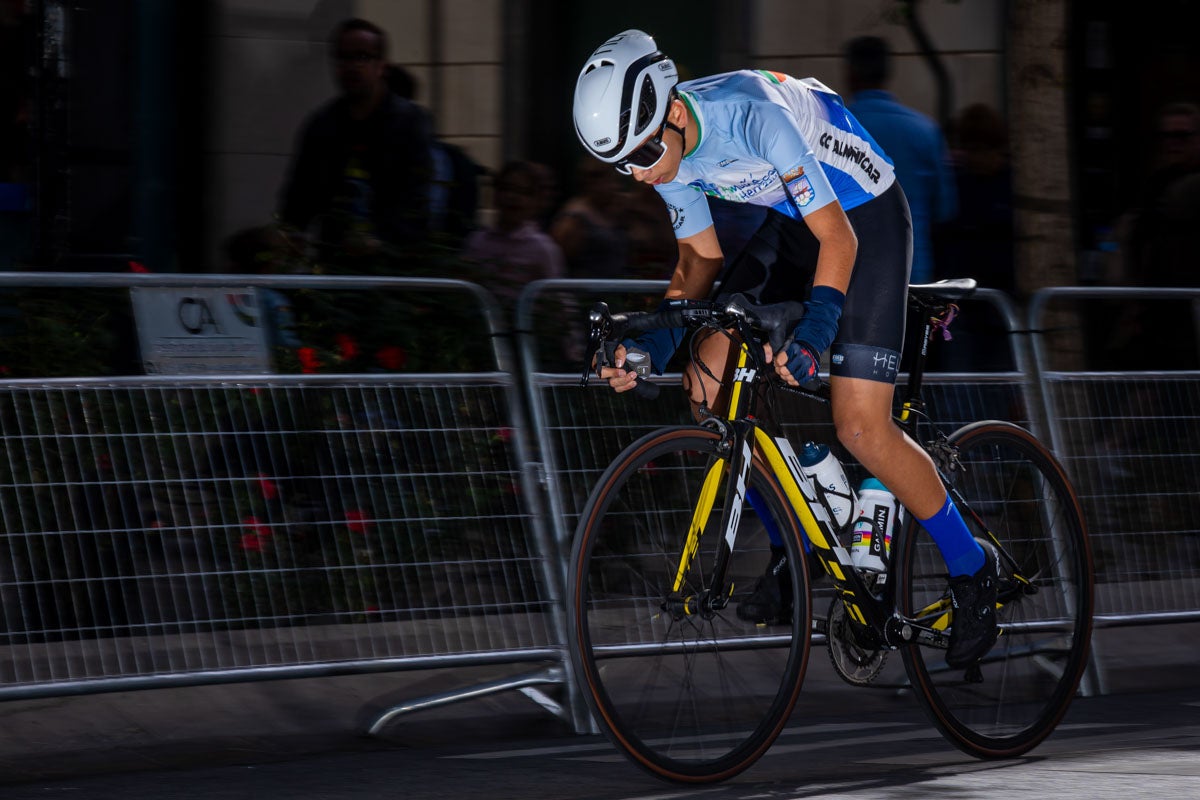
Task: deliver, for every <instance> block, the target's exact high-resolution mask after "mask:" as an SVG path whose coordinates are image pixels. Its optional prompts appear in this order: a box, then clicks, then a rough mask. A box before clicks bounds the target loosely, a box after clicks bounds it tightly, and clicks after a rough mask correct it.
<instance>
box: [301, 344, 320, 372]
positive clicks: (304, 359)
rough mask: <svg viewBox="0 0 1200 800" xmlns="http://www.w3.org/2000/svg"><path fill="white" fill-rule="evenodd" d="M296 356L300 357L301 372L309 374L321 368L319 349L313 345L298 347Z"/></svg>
mask: <svg viewBox="0 0 1200 800" xmlns="http://www.w3.org/2000/svg"><path fill="white" fill-rule="evenodd" d="M296 357H297V358H299V359H300V370H301V372H304V373H306V374H309V373H313V372H316V371H317V370H319V369H320V368H321V360H320V359H319V358H317V351H316V350H315V349H314V348H312V347H298V348H296Z"/></svg>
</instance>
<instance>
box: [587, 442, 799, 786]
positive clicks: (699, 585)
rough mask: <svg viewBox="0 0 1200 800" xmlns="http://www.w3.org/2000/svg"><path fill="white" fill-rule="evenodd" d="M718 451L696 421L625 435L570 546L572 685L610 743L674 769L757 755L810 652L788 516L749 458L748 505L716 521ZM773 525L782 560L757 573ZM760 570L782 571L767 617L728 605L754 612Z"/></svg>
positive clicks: (694, 778) (681, 773)
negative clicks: (751, 495) (628, 439)
mask: <svg viewBox="0 0 1200 800" xmlns="http://www.w3.org/2000/svg"><path fill="white" fill-rule="evenodd" d="M726 452H727V451H726V450H725V449H724V448H723V447H722V440H721V437H720V436H718V435H717V434H716V433H714V432H713V431H710V430H707V429H704V428H696V427H683V428H668V429H665V430H662V431H658V432H655V433H652V434H650V435H648V436H646V437H644V438H642V439H641V440H639V441H637V442H635V443H634V444H632V445H630V447H629V448H627V449H626V450H625V451H624V452H623V453H622V454H621V455H620V456H618V457H617V459H616V460H615V461H614V462H613V463H612V465H611V466H609V468H608V470H607V471H606V472H605V473H604V475H603V476H601V478H600V480H599V482H598V483H597V485H596V488H595V489H594V490H593V492H592V495H591V498H590V499H589V500H588V503H587V506H586V507H585V509H584V512H583V515H582V517H581V518H580V522H579V528H578V530H577V532H576V537H575V546H574V550H573V553H572V556H571V567H570V573H569V585H568V600H569V606H570V618H569V628H570V631H569V637H568V641H569V642H570V648H571V655H572V661H573V663H574V668H575V672H576V676H577V678H578V680H579V684H580V686H581V687H582V690H583V694H584V696H585V697H586V698H587V700H588V704H589V706H590V708H591V711H592V714H593V716H594V718H595V719H596V721H597V723H598V724H599V725H600V727H601V728H602V729H603V730H604V732H605V733H606V734H607V735H608V737H609V738H610V739H611V740H612V741H613V743H614V744H615V745H616V746H617V747H618V748H620V749H621V750H623V751H624V752H625V753H626V754H627V755H628V756H630V757H631V758H632V759H633V760H634V761H635V762H636V763H637V764H639V765H640V766H642V767H643V768H645V769H647V770H649V771H650V772H651V773H653V774H655V775H657V776H659V777H661V778H665V779H667V780H672V781H679V782H689V783H699V782H710V781H718V780H723V779H725V778H729V777H731V776H733V775H736V774H737V773H739V772H741V771H742V770H744V769H746V768H747V767H749V766H750V765H751V764H753V763H754V762H755V761H756V760H757V759H758V758H759V757H760V756H761V755H762V754H763V753H764V752H766V750H767V748H768V747H769V746H770V745H771V743H772V742H773V741H774V740H775V738H776V737H777V736H778V735H779V732H780V731H781V730H782V729H783V726H784V724H785V723H786V722H787V720H788V717H789V716H790V714H791V711H792V708H793V707H794V705H795V703H796V698H797V696H798V695H799V693H800V685H801V682H802V680H803V677H804V670H805V667H806V665H807V659H808V645H809V636H810V633H811V621H810V611H809V604H808V599H809V595H808V579H807V573H806V570H805V569H804V566H803V565H804V561H803V553H802V549H801V546H800V544H799V542H800V533H799V529H798V523H797V522H796V519H795V516H794V515H793V514H792V513H791V511H790V509H789V508H788V506H787V505H786V502H785V500H784V498H783V495H782V494H781V492H780V490H779V488H778V484H777V483H776V481H775V479H774V478H773V477H772V476H771V474H770V473H769V472H768V471H767V470H766V469H765V468H764V467H762V466H761V465H760V464H758V463H757V462H756V463H754V465H753V467H752V469H751V470H750V473H749V478H748V485H749V487H752V488H753V489H754V490H755V507H751V505H750V504H749V503H748V502H745V501H743V502H742V503H739V504H737V505H736V507H733V508H729V509H728V511H729V512H730V513H729V515H728V516H727V517H726V518H727V519H729V520H732V523H731V524H729V525H727V526H725V527H724V528H723V527H722V526H721V524H720V523H721V520H722V518H723V513H722V512H723V511H725V510H726V506H729V505H730V504H731V503H732V502H733V499H735V498H737V497H738V495H739V491H738V489H737V488H736V487H737V483H738V481H737V480H736V476H735V478H734V479H733V480H730V476H729V472H730V470H729V468H728V466H729V462H728V460H727V458H726ZM759 506H761V508H759ZM771 525H773V526H775V527H776V528H777V530H778V531H779V532H780V533H781V534H782V536H781V538H782V544H783V547H784V552H783V555H784V556H785V559H784V561H783V562H782V566H781V567H780V568H779V569H777V570H776V575H774V576H772V577H770V578H768V577H767V576H765V574H764V573H765V571H766V568H767V565H768V563H772V564H778V563H779V560H778V553H776V555H775V558H774V559H772V553H771V548H770V541H769V537H768V533H767V528H768V527H769V526H771ZM689 530H691V531H694V532H695V535H694V536H689ZM689 541H690V543H691V544H690V546H689ZM730 541H731V542H732V548H731V549H730V547H728V546H727V544H726V543H727V542H730ZM726 556H727V557H728V561H727V566H726V567H725V572H724V577H723V578H722V577H720V575H719V571H720V568H719V564H720V563H721V559H723V558H725V557H726ZM681 563H682V566H681ZM760 579H762V580H764V581H766V580H772V581H777V582H778V583H776V584H775V585H774V586H775V588H777V589H778V590H779V594H778V598H779V604H778V608H779V613H778V614H776V615H775V616H774V617H773V618H772V619H771V621H770V623H768V624H757V623H756V622H755V621H754V620H753V619H751V620H745V619H742V618H740V617H739V614H738V609H739V608H741V609H742V615H741V616H753V615H751V614H750V613H749V610H750V609H751V608H752V607H753V603H751V602H750V599H751V597H752V595H754V593H755V588H756V584H758V582H759V580H760ZM759 600H761V595H759ZM743 606H744V607H743Z"/></svg>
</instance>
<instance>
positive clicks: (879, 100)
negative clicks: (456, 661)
mask: <svg viewBox="0 0 1200 800" xmlns="http://www.w3.org/2000/svg"><path fill="white" fill-rule="evenodd" d="M845 61H846V77H847V80H848V83H849V97H848V98H847V100H848V102H847V104H846V108H847V109H849V111H850V113H851V114H853V115H854V116H855V117H857V118H858V121H859V122H861V123H862V125H863V127H864V128H866V129H867V132H868V133H870V134H871V136H872V137H873V138H874V139H875V141H876V142H878V143H879V146H880V147H882V148H883V151H884V152H885V153H887V154H888V156H890V157H891V159H892V161H893V162H894V164H895V166H896V178H897V179H898V180H899V181H900V186H901V187H902V188H903V189H904V196H905V197H907V198H908V207H909V210H910V212H911V213H912V227H913V263H912V275H911V277H910V280H911V282H912V283H927V282H929V281H931V280H933V276H934V272H935V270H934V264H933V239H932V235H933V234H932V232H933V226H934V225H935V224H937V223H939V222H945V221H946V220H949V219H950V218H951V217H953V216H954V214H955V210H956V205H957V199H956V192H955V187H954V173H953V169H952V167H951V162H950V153H949V150H948V148H947V147H946V140H945V137H944V135H943V133H942V130H941V128H940V127H939V126H938V124H937V123H936V122H934V121H933V120H932V119H930V118H929V117H927V116H925V115H924V114H922V113H920V112H919V111H915V110H913V109H911V108H909V107H907V106H905V105H904V104H903V103H901V102H900V101H899V100H898V99H897V98H896V96H895V95H894V94H892V93H891V92H890V91H888V90H887V89H886V87H887V85H888V83H889V81H890V79H891V70H892V53H891V49H890V48H889V47H888V44H887V42H885V41H884V40H883V39H881V38H879V37H878V36H860V37H858V38H855V39H851V40H850V42H848V43H847V45H846V48H845Z"/></svg>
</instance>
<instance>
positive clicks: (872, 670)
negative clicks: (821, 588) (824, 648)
mask: <svg viewBox="0 0 1200 800" xmlns="http://www.w3.org/2000/svg"><path fill="white" fill-rule="evenodd" d="M826 637H827V639H828V641H829V660H830V661H832V662H833V669H834V671H835V672H837V674H838V675H839V676H840V677H841V679H842V680H844V681H845V682H846V683H848V684H850V685H851V686H867V685H869V684H870V683H871V682H872V681H874V680H875V679H876V678H877V677H879V673H880V672H882V671H883V667H884V665H885V664H886V663H887V657H888V651H887V650H886V649H882V648H879V647H871V646H869V645H864V644H863V643H862V642H861V638H862V637H861V636H860V635H859V634H858V632H857V631H856V630H855V626H854V622H853V621H852V620H851V619H850V617H849V615H847V614H846V604H845V603H843V602H842V599H841V598H840V597H837V598H834V600H833V602H832V603H830V606H829V628H828V631H827V633H826Z"/></svg>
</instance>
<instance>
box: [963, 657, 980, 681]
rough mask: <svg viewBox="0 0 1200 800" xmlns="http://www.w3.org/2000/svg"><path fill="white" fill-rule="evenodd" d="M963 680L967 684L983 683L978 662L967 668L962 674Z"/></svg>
mask: <svg viewBox="0 0 1200 800" xmlns="http://www.w3.org/2000/svg"><path fill="white" fill-rule="evenodd" d="M963 680H964V681H966V682H967V683H983V669H982V668H981V667H980V666H979V662H978V661H976V662H975V663H973V664H969V665H968V666H967V668H966V670H965V671H964V672H963Z"/></svg>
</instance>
